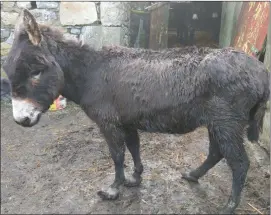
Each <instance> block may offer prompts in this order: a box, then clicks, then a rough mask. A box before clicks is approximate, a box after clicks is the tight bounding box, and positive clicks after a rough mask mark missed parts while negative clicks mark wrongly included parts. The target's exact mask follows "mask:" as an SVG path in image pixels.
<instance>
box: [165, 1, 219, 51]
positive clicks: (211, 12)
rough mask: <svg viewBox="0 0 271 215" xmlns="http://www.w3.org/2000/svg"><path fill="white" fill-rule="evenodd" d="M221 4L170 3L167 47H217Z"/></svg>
mask: <svg viewBox="0 0 271 215" xmlns="http://www.w3.org/2000/svg"><path fill="white" fill-rule="evenodd" d="M221 11H222V2H171V3H170V10H169V22H168V47H169V48H172V47H182V46H187V45H196V46H209V47H218V43H219V32H220V23H221Z"/></svg>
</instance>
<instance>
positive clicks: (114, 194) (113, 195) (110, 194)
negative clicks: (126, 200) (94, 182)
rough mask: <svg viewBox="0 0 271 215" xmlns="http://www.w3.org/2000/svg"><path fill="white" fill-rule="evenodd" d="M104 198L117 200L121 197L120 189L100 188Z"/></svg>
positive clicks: (99, 193)
mask: <svg viewBox="0 0 271 215" xmlns="http://www.w3.org/2000/svg"><path fill="white" fill-rule="evenodd" d="M97 194H98V195H99V196H100V198H101V199H102V200H116V199H117V198H118V197H119V190H118V189H117V188H112V187H110V188H108V189H107V190H100V191H98V192H97Z"/></svg>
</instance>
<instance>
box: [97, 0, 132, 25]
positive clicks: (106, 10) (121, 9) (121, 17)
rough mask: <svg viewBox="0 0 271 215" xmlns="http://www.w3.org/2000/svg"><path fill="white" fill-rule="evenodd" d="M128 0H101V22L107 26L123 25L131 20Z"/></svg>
mask: <svg viewBox="0 0 271 215" xmlns="http://www.w3.org/2000/svg"><path fill="white" fill-rule="evenodd" d="M129 14H130V10H129V4H128V3H127V2H101V22H102V24H103V25H105V26H121V25H122V24H124V23H127V22H129Z"/></svg>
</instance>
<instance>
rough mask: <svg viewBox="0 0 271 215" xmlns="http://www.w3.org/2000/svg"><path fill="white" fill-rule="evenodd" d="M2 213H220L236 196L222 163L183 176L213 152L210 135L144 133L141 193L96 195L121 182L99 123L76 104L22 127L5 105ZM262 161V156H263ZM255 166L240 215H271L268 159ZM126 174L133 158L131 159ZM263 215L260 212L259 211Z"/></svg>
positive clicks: (203, 132)
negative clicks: (191, 177)
mask: <svg viewBox="0 0 271 215" xmlns="http://www.w3.org/2000/svg"><path fill="white" fill-rule="evenodd" d="M1 108H2V110H1V124H2V125H1V213H2V214H3V213H11V214H22V213H27V214H31V213H35V214H38V213H62V214H63V213H66V214H68V213H73V214H83V213H96V214H97V213H103V214H105V213H109V214H123V213H126V214H129V213H137V214H138V213H141V214H147V213H167V214H169V213H181V214H184V213H190V214H191V213H194V214H195V213H202V214H205V213H217V212H218V211H219V209H220V208H221V207H222V206H224V204H225V203H226V201H227V199H228V196H229V194H230V190H231V173H230V171H229V168H228V166H227V165H226V163H225V161H224V160H222V161H221V162H220V163H219V164H218V165H217V166H215V168H213V169H212V170H210V171H209V173H208V174H207V175H206V176H204V177H203V178H202V179H201V180H200V184H198V185H197V184H189V183H188V182H187V181H185V180H183V179H182V178H181V172H183V171H186V170H190V169H192V168H195V167H197V166H198V165H199V164H200V163H201V162H203V160H204V159H205V158H206V155H207V152H208V138H207V132H206V130H205V129H204V128H200V129H198V130H196V131H195V132H193V133H190V134H187V135H165V134H150V133H140V138H141V146H142V147H141V153H142V160H143V165H144V168H145V169H144V173H143V181H142V184H141V186H140V187H138V188H124V187H123V188H122V193H121V195H120V198H119V199H118V200H116V201H102V200H100V199H99V197H98V196H97V194H96V192H97V191H98V190H99V189H100V188H102V187H105V186H108V185H109V184H110V183H111V182H112V181H113V178H114V168H113V162H112V161H111V159H110V156H109V152H108V148H107V146H106V144H105V141H104V139H103V137H102V136H101V135H100V133H99V130H98V129H97V127H96V125H95V124H94V123H93V122H91V121H90V120H89V119H88V118H87V117H86V116H85V115H84V113H83V112H82V111H81V110H80V109H79V108H78V107H76V106H75V105H73V104H72V103H68V107H67V108H66V109H65V110H62V111H56V112H48V113H46V114H45V115H44V116H43V117H42V119H41V122H40V123H39V124H38V125H36V126H35V127H32V128H23V127H20V126H18V125H17V124H15V123H14V121H13V119H12V112H11V106H10V105H7V104H5V105H3V104H2V105H1ZM261 157H262V156H261ZM250 159H251V166H250V170H249V173H248V179H247V182H246V186H245V188H244V192H243V197H242V200H241V203H240V205H239V207H238V209H237V210H236V213H238V214H241V213H242V214H244V213H245V214H247V213H249V214H253V213H259V212H261V213H266V214H267V213H268V212H269V202H270V173H269V172H268V171H269V167H270V165H269V162H270V160H269V159H268V156H267V157H266V158H262V161H261V164H259V162H257V161H256V160H255V159H254V157H251V156H250ZM126 165H127V167H126V173H127V174H129V173H131V172H132V167H133V166H132V160H131V156H130V154H128V152H127V153H126ZM257 210H259V211H258V212H257Z"/></svg>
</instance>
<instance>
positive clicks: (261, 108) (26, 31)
mask: <svg viewBox="0 0 271 215" xmlns="http://www.w3.org/2000/svg"><path fill="white" fill-rule="evenodd" d="M14 35H15V38H14V43H13V45H12V48H11V50H10V53H9V55H8V57H7V60H6V62H5V63H4V65H3V68H4V70H5V71H6V73H7V75H8V78H9V80H10V82H11V88H12V109H13V118H14V120H15V122H16V123H18V124H19V125H21V126H24V127H31V126H34V125H36V124H37V123H38V122H39V119H40V116H41V115H42V114H43V113H45V112H46V111H47V110H48V108H49V106H50V104H52V102H53V101H54V99H56V98H57V97H58V96H59V95H60V94H61V95H63V96H65V97H66V98H68V99H70V100H72V101H73V102H75V103H76V104H78V105H80V106H81V108H82V110H83V111H84V112H85V113H86V115H87V116H88V117H89V118H90V119H91V120H93V121H94V122H95V123H96V124H97V126H98V127H99V129H100V131H101V133H102V134H103V136H104V138H105V140H106V143H107V144H108V147H109V151H110V154H111V157H112V159H113V161H114V166H115V180H114V182H113V183H112V184H111V185H110V186H109V187H108V188H107V189H105V190H103V189H102V190H100V191H98V195H99V196H100V197H101V198H102V199H106V200H114V199H117V198H118V196H119V192H120V191H119V188H120V186H122V185H125V186H128V187H132V186H139V185H140V183H141V181H142V178H141V174H142V172H143V165H142V162H141V158H140V143H139V142H140V141H139V135H138V130H143V131H148V132H161V133H169V134H184V133H188V132H191V131H193V130H195V129H196V128H198V127H199V126H206V127H207V128H208V132H209V139H210V144H209V155H208V157H207V159H206V160H205V161H204V162H203V164H201V165H200V166H199V167H198V168H196V169H195V170H193V171H191V172H188V173H182V177H183V178H184V179H186V180H188V181H192V182H198V179H199V178H201V177H202V176H204V175H205V174H206V172H207V171H208V170H210V169H211V168H212V167H213V166H215V165H216V164H217V163H218V162H219V161H220V160H221V159H222V158H225V159H226V161H227V163H228V165H229V167H230V168H231V170H232V176H233V179H232V192H231V195H230V197H229V200H228V202H227V204H226V205H225V207H224V208H223V209H222V210H221V211H220V212H221V213H226V214H229V213H233V212H234V210H235V208H236V207H237V206H238V204H239V201H240V198H241V193H242V189H243V186H244V182H245V179H246V175H247V171H248V168H249V159H248V156H247V154H246V151H245V149H244V146H243V141H244V132H245V130H246V128H247V126H248V129H247V137H248V139H249V140H251V141H257V140H258V138H259V133H260V132H261V129H262V124H263V117H264V114H265V109H266V103H267V101H268V97H269V94H270V90H269V73H268V71H267V69H266V68H265V67H264V65H263V64H262V63H261V62H259V61H258V60H257V59H255V58H253V57H250V56H248V55H246V54H245V53H243V52H239V51H235V50H233V49H232V48H224V49H210V48H200V49H198V48H196V47H187V48H184V49H177V48H175V49H166V50H161V51H154V50H144V49H134V48H125V47H104V48H103V49H102V50H94V49H93V48H91V47H89V46H88V45H86V44H82V43H80V42H78V41H72V40H65V39H64V38H63V35H62V33H61V32H60V31H58V30H56V29H53V28H52V27H48V26H43V25H39V24H38V23H37V22H36V20H35V18H34V17H33V15H32V14H31V13H30V12H29V11H28V10H26V9H24V10H22V12H21V14H20V17H19V20H18V22H17V24H16V27H15V33H14ZM126 147H127V148H128V150H129V151H130V153H131V155H132V158H133V162H134V172H133V174H132V176H130V177H125V174H124V167H123V163H124V152H125V148H126Z"/></svg>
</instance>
